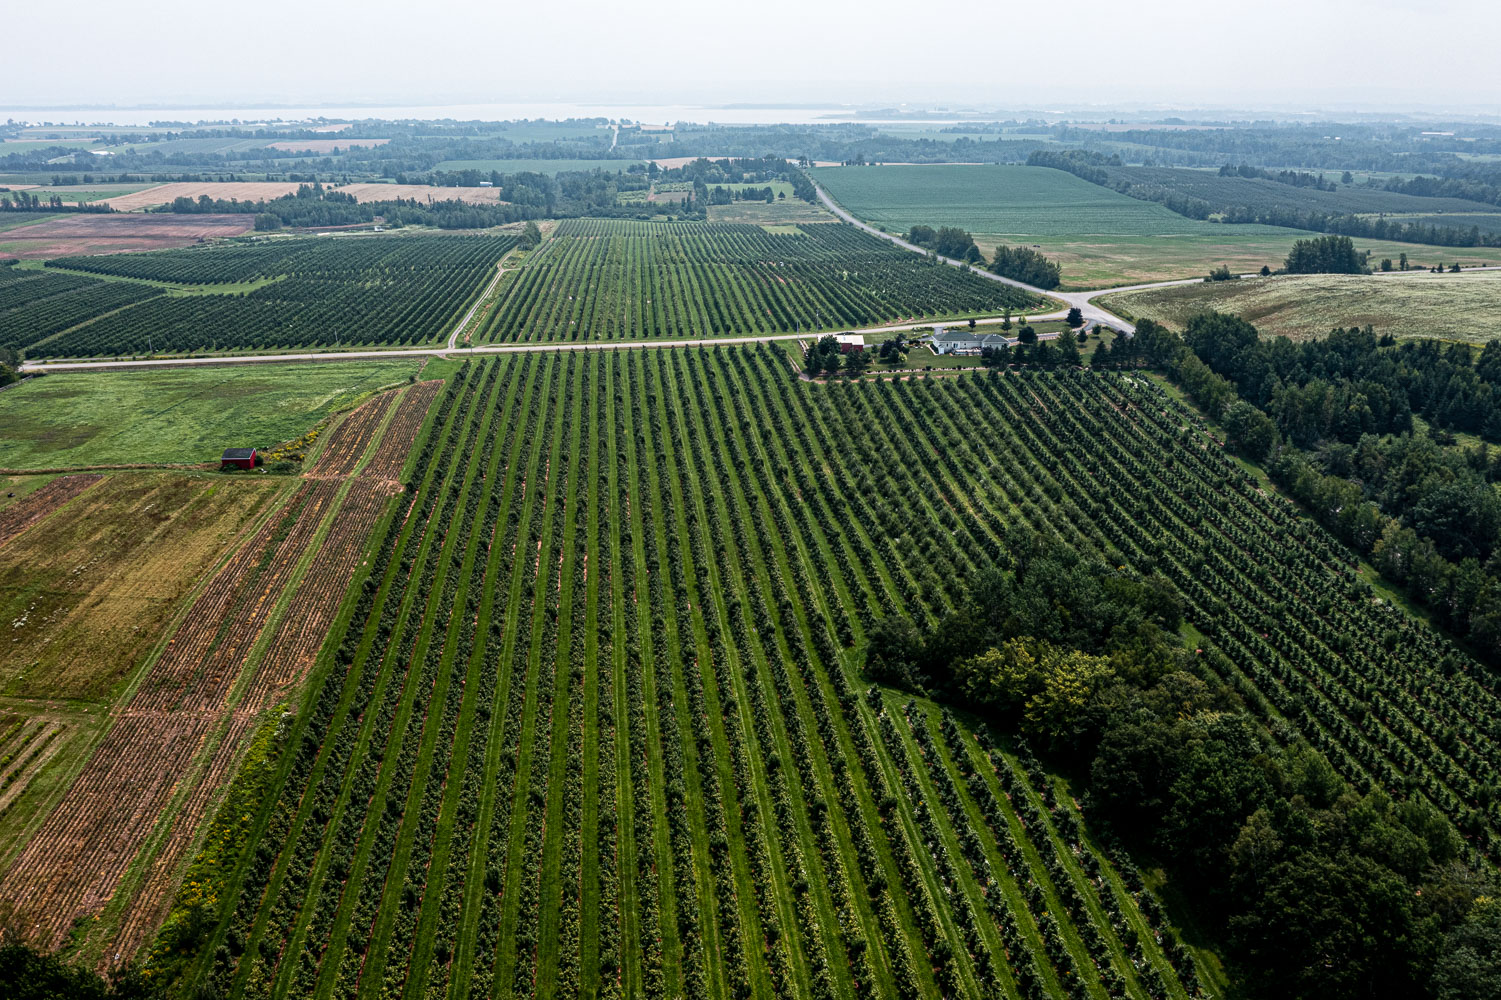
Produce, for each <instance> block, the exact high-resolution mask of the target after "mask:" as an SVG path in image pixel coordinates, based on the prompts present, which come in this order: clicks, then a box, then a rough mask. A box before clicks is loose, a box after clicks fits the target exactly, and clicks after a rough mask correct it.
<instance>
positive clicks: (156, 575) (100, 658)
mask: <svg viewBox="0 0 1501 1000" xmlns="http://www.w3.org/2000/svg"><path fill="white" fill-rule="evenodd" d="M286 486H287V480H285V479H282V478H277V477H266V478H257V479H249V478H246V479H244V480H234V481H232V482H226V481H221V480H219V479H217V478H216V477H209V476H199V475H187V474H183V473H172V472H128V473H123V472H122V473H117V474H114V475H109V476H105V477H104V479H103V481H102V482H100V483H98V484H97V485H96V486H94V487H93V488H92V489H89V490H86V491H84V492H83V493H82V494H81V495H79V496H76V497H74V498H72V499H71V500H70V501H68V502H67V503H64V504H62V505H61V506H60V507H59V508H58V509H57V510H55V511H52V512H51V513H50V514H48V516H46V517H44V518H43V519H41V520H40V521H39V522H38V523H36V524H34V525H32V526H31V527H30V528H28V529H27V530H26V531H24V532H22V533H21V535H20V536H19V537H17V538H15V539H14V540H13V541H11V542H10V543H9V544H8V545H6V547H5V559H4V564H3V566H0V615H3V616H4V620H5V621H6V622H7V623H10V625H11V627H10V628H9V629H7V630H6V631H7V642H5V643H4V644H3V646H0V693H3V694H4V695H5V696H6V697H7V698H45V699H54V698H67V699H81V700H85V701H108V700H111V699H112V698H113V697H114V695H115V692H116V689H117V688H118V686H119V685H120V683H121V681H122V680H123V679H124V678H125V676H126V674H127V673H128V672H129V670H130V668H131V667H132V666H134V665H135V664H136V663H137V662H138V661H139V659H140V657H141V656H142V655H143V654H144V653H145V651H146V649H147V648H149V647H150V646H151V644H152V643H154V642H156V641H157V640H158V639H159V638H160V637H161V633H162V629H163V628H164V627H165V625H166V624H167V619H168V618H169V617H170V616H171V614H172V611H173V609H174V608H175V607H176V605H177V602H178V600H179V599H180V598H181V597H182V596H183V595H184V594H186V593H187V591H188V589H189V588H190V587H191V586H192V585H193V583H194V582H195V581H196V580H197V579H198V576H199V574H201V573H202V572H203V571H205V570H206V569H208V568H209V567H210V566H211V565H213V563H214V562H215V561H217V560H218V558H219V556H220V555H221V554H222V552H223V550H224V548H225V546H226V545H227V544H228V543H229V542H230V541H231V540H232V539H233V538H234V537H235V536H236V535H237V534H239V532H240V530H241V529H242V528H243V527H244V526H245V524H247V523H248V522H249V521H250V520H251V519H252V518H253V517H254V516H255V515H256V514H257V513H258V512H260V511H261V510H262V509H263V508H264V505H265V504H266V503H267V502H268V501H269V500H270V499H271V498H272V497H274V496H276V495H277V494H278V493H280V492H281V491H282V490H283V489H285V488H286Z"/></svg>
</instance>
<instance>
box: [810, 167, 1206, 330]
mask: <svg viewBox="0 0 1501 1000" xmlns="http://www.w3.org/2000/svg"><path fill="white" fill-rule="evenodd" d="M814 189H815V190H817V191H818V198H819V200H820V201H822V202H823V203H824V207H825V208H827V209H828V210H829V211H831V212H833V213H834V214H835V215H837V216H839V218H841V219H843V220H844V221H845V222H848V223H849V224H851V225H852V226H855V227H856V228H857V229H863V230H865V231H866V232H867V233H870V234H871V235H872V236H878V237H880V238H881V239H883V240H887V241H888V242H891V243H895V244H896V245H897V246H899V247H905V248H906V249H908V250H911V251H913V252H914V253H920V254H926V253H928V251H927V250H924V249H923V248H922V247H920V246H918V245H917V244H915V243H909V242H907V241H906V240H904V239H902V238H901V237H900V236H893V235H892V234H890V233H886V232H882V231H881V230H879V229H877V228H876V227H875V226H872V225H868V224H867V223H864V222H861V221H860V220H859V219H857V218H855V217H854V216H853V215H851V214H850V213H849V212H847V211H845V210H844V209H843V208H842V207H840V205H839V203H838V202H836V201H835V200H834V199H833V198H831V197H829V193H828V192H827V191H825V190H824V189H823V188H822V187H820V186H818V185H817V184H814ZM938 259H939V260H941V261H943V262H944V263H945V264H952V265H953V266H954V267H963V266H964V262H963V261H960V260H955V259H954V258H952V257H942V256H940V257H939V258H938ZM970 273H971V274H977V275H979V276H980V277H982V278H987V279H989V280H990V281H995V282H999V283H1000V284H1002V285H1010V286H1011V287H1012V288H1020V289H1022V290H1023V291H1026V292H1031V293H1032V294H1033V295H1042V296H1045V297H1047V298H1050V299H1056V300H1059V301H1062V302H1066V303H1068V305H1069V306H1070V307H1073V308H1077V309H1078V310H1079V312H1081V313H1082V314H1083V315H1084V321H1085V322H1086V323H1101V324H1103V325H1105V326H1108V327H1112V328H1114V329H1116V330H1120V331H1121V332H1122V333H1126V334H1133V333H1135V332H1136V324H1134V323H1132V322H1130V321H1129V320H1125V319H1122V318H1121V317H1120V316H1117V315H1116V314H1115V313H1113V312H1111V311H1110V310H1108V309H1106V308H1104V307H1103V306H1098V305H1095V304H1094V302H1093V301H1091V300H1092V299H1094V298H1096V297H1098V296H1101V295H1104V294H1106V293H1107V292H1125V291H1133V292H1134V291H1139V290H1141V289H1144V288H1168V287H1170V286H1172V285H1193V284H1197V283H1198V282H1200V281H1202V280H1204V279H1202V278H1183V279H1180V280H1178V281H1153V282H1148V283H1146V284H1141V285H1124V286H1121V287H1119V288H1100V289H1096V290H1095V291H1092V292H1056V291H1048V290H1047V289H1044V288H1038V287H1036V286H1034V285H1029V284H1027V283H1026V282H1024V281H1017V280H1016V279H1014V278H1007V277H1004V276H1002V275H999V274H993V273H991V272H990V271H985V270H981V269H979V268H971V269H970ZM1066 315H1067V310H1062V309H1060V310H1058V311H1057V312H1050V313H1042V314H1039V315H1037V316H1033V317H1031V318H1032V319H1062V318H1063V317H1064V316H1066Z"/></svg>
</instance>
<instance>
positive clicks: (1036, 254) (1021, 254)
mask: <svg viewBox="0 0 1501 1000" xmlns="http://www.w3.org/2000/svg"><path fill="white" fill-rule="evenodd" d="M990 269H991V270H992V271H994V272H995V273H996V274H999V275H1000V276H1001V277H1003V278H1010V279H1011V280H1012V281H1020V282H1022V283H1023V284H1027V285H1031V286H1032V287H1034V288H1044V289H1050V288H1057V287H1058V285H1059V284H1060V283H1061V282H1062V281H1063V268H1062V267H1060V266H1059V265H1058V263H1057V262H1055V261H1051V260H1048V259H1047V258H1046V257H1044V256H1043V255H1042V253H1041V252H1040V251H1037V250H1033V249H1032V248H1031V247H1008V246H998V247H996V248H995V257H993V258H992V259H991V261H990Z"/></svg>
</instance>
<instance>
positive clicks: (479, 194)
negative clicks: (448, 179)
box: [336, 184, 504, 205]
mask: <svg viewBox="0 0 1501 1000" xmlns="http://www.w3.org/2000/svg"><path fill="white" fill-rule="evenodd" d="M336 190H339V191H342V192H344V193H345V194H352V195H354V198H355V200H356V201H359V202H367V201H392V200H394V199H396V198H405V199H411V200H413V201H420V202H422V203H423V204H426V203H428V202H434V201H467V202H469V203H470V204H472V205H501V204H504V202H502V201H501V200H500V188H493V187H489V188H481V187H433V186H432V185H430V184H345V185H344V186H343V187H341V188H337V189H336Z"/></svg>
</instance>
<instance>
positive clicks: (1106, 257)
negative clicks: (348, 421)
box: [813, 166, 1501, 288]
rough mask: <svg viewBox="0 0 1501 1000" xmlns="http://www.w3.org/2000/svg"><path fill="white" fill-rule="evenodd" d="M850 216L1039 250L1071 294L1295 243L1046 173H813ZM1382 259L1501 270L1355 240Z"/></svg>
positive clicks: (1264, 255)
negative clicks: (962, 232)
mask: <svg viewBox="0 0 1501 1000" xmlns="http://www.w3.org/2000/svg"><path fill="white" fill-rule="evenodd" d="M813 173H814V175H815V177H816V179H817V180H818V182H819V184H821V185H823V186H824V187H825V188H827V189H828V191H829V193H830V194H831V195H833V196H834V198H835V199H837V200H838V201H839V203H840V204H841V205H843V206H844V207H845V208H846V209H848V210H849V211H850V212H852V213H853V214H854V215H856V216H858V217H859V218H861V219H864V220H866V221H867V222H870V223H872V224H874V225H878V226H882V227H884V228H886V229H887V230H889V231H891V232H893V233H896V232H906V231H907V230H908V229H910V228H911V227H912V226H914V225H919V224H921V225H932V226H959V227H960V228H963V229H967V230H969V231H970V232H971V233H973V234H974V236H975V242H976V243H978V244H979V246H980V249H981V250H982V251H983V252H985V253H986V254H987V255H989V254H990V253H992V252H994V249H995V247H996V245H997V244H1006V245H1010V246H1015V245H1022V246H1034V245H1035V246H1037V247H1038V248H1039V249H1040V250H1042V252H1043V253H1045V254H1047V255H1048V256H1049V257H1052V258H1054V259H1056V260H1058V261H1059V262H1060V263H1061V264H1062V265H1063V282H1064V287H1065V288H1106V287H1109V286H1111V285H1120V284H1129V283H1135V282H1143V281H1161V280H1168V279H1173V278H1187V277H1192V276H1194V275H1196V274H1204V273H1207V272H1208V271H1209V270H1210V268H1212V267H1216V266H1218V265H1220V264H1227V265H1229V266H1230V268H1231V269H1232V270H1236V271H1242V272H1244V271H1253V270H1258V269H1260V268H1261V266H1262V265H1263V264H1266V265H1270V266H1272V267H1277V266H1278V265H1280V263H1281V262H1282V260H1283V258H1285V257H1286V256H1287V252H1288V250H1290V249H1291V248H1292V244H1293V242H1294V241H1295V240H1297V239H1300V238H1307V237H1310V236H1312V235H1314V234H1312V233H1306V232H1302V231H1300V230H1296V229H1283V228H1279V227H1275V226H1255V225H1225V224H1221V223H1212V222H1200V221H1197V220H1194V219H1187V218H1184V217H1183V216H1181V215H1177V214H1176V213H1174V212H1170V211H1168V209H1166V208H1164V207H1163V206H1161V205H1158V204H1155V203H1153V202H1145V201H1138V200H1137V199H1135V198H1128V197H1126V196H1125V195H1123V194H1118V193H1116V192H1114V191H1111V190H1109V189H1108V188H1103V187H1100V186H1099V185H1097V184H1091V183H1089V182H1088V181H1084V180H1080V179H1079V178H1077V177H1075V176H1073V175H1072V174H1068V173H1065V172H1064V171H1061V170H1054V169H1051V168H1048V167H1023V166H915V167H889V166H888V167H821V168H818V169H816V170H815V171H813ZM1357 245H1358V246H1359V247H1360V248H1361V249H1371V250H1372V252H1373V254H1374V255H1375V256H1377V257H1378V258H1379V257H1382V256H1390V257H1393V258H1394V259H1395V257H1396V255H1397V253H1400V252H1402V251H1403V250H1405V251H1408V252H1409V255H1410V256H1412V257H1413V259H1414V260H1417V259H1423V260H1430V259H1431V260H1435V261H1436V260H1438V259H1446V260H1460V261H1465V262H1473V263H1484V262H1501V250H1494V249H1476V250H1454V249H1448V248H1437V247H1418V246H1412V245H1408V244H1396V243H1384V242H1381V241H1377V240H1358V241H1357Z"/></svg>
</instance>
